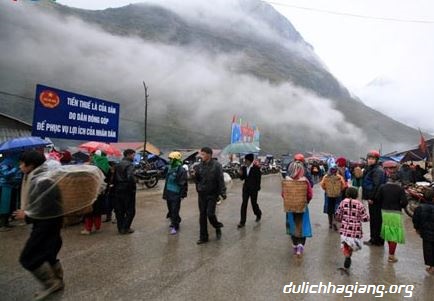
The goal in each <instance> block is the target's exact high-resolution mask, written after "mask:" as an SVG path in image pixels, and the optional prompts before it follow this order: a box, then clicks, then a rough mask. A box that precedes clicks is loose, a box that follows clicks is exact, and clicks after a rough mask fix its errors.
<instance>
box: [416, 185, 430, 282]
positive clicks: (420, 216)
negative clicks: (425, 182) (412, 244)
mask: <svg viewBox="0 0 434 301" xmlns="http://www.w3.org/2000/svg"><path fill="white" fill-rule="evenodd" d="M424 198H425V200H426V201H427V203H425V204H422V205H420V206H419V207H417V208H416V210H415V211H414V215H413V225H414V228H415V229H416V232H417V233H419V235H420V236H421V237H422V240H423V257H424V260H425V264H426V265H427V266H428V268H427V269H426V271H427V272H428V273H430V274H434V191H433V190H432V189H427V190H426V191H425V193H424Z"/></svg>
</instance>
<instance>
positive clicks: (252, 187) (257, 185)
mask: <svg viewBox="0 0 434 301" xmlns="http://www.w3.org/2000/svg"><path fill="white" fill-rule="evenodd" d="M241 170H242V174H241V176H240V179H241V180H244V185H243V189H247V190H249V191H259V190H261V170H260V168H259V167H258V166H256V165H254V164H253V165H252V167H250V171H249V175H247V166H243V167H241Z"/></svg>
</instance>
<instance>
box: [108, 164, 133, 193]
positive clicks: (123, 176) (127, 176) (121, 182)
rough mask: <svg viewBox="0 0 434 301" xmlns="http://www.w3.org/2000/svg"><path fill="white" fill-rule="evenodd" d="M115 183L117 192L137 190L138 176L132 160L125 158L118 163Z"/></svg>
mask: <svg viewBox="0 0 434 301" xmlns="http://www.w3.org/2000/svg"><path fill="white" fill-rule="evenodd" d="M113 184H114V188H115V191H117V192H120V191H135V190H136V178H135V177H134V165H133V161H132V160H130V159H127V158H123V159H122V161H121V162H120V163H119V164H118V165H116V168H115V175H114V178H113Z"/></svg>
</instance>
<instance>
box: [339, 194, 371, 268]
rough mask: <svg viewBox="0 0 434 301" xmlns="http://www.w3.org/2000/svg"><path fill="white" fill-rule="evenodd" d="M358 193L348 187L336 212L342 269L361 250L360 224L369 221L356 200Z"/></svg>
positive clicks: (346, 266) (347, 265) (348, 264)
mask: <svg viewBox="0 0 434 301" xmlns="http://www.w3.org/2000/svg"><path fill="white" fill-rule="evenodd" d="M357 196H358V191H357V189H356V188H354V187H349V188H348V189H347V191H346V192H345V199H344V200H343V201H342V202H341V203H340V204H339V207H338V209H337V210H336V216H335V217H336V220H337V221H338V222H341V227H340V230H339V233H340V235H341V248H342V252H343V253H344V256H345V261H344V268H345V269H346V270H348V269H349V267H350V266H351V255H352V253H353V252H355V251H358V250H360V249H361V248H362V237H363V231H362V222H368V221H369V214H368V212H367V211H366V208H365V207H364V206H363V204H362V203H361V202H360V201H359V200H358V199H357Z"/></svg>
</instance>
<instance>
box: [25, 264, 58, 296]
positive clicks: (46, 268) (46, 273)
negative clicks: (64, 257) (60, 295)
mask: <svg viewBox="0 0 434 301" xmlns="http://www.w3.org/2000/svg"><path fill="white" fill-rule="evenodd" d="M32 274H33V276H35V277H36V279H38V280H39V282H41V283H42V285H43V286H44V289H43V290H42V291H40V292H37V293H36V294H35V298H34V300H43V299H45V298H46V297H48V296H49V295H51V294H52V293H54V292H57V291H59V290H61V289H63V281H62V280H60V279H59V278H57V277H56V276H55V274H54V270H53V268H52V267H51V266H50V265H49V264H48V263H44V264H42V265H41V266H40V267H39V268H37V269H36V270H33V271H32Z"/></svg>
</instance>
